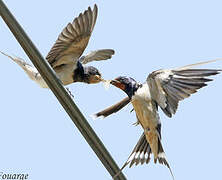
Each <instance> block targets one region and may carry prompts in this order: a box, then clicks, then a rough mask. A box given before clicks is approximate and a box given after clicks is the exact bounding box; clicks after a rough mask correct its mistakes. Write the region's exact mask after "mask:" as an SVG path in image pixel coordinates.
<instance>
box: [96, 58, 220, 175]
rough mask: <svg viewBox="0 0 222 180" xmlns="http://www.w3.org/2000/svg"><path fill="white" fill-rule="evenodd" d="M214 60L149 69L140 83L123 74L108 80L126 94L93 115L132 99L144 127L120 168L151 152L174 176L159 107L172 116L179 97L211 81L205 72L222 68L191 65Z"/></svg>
mask: <svg viewBox="0 0 222 180" xmlns="http://www.w3.org/2000/svg"><path fill="white" fill-rule="evenodd" d="M217 60H221V59H217ZM214 61H216V60H211V61H208V62H202V63H197V64H191V65H187V66H184V67H180V68H175V69H161V70H157V71H154V72H152V73H150V74H149V75H148V77H147V79H146V82H145V83H143V84H141V83H139V82H137V81H136V80H134V79H133V78H131V77H126V76H119V77H117V78H116V79H114V80H112V81H111V82H110V83H111V84H112V85H114V86H116V87H118V88H119V89H121V90H123V91H124V92H125V93H126V94H127V96H128V98H125V99H124V100H122V101H120V102H119V103H117V104H115V105H113V106H111V107H110V108H108V109H106V110H104V111H101V112H99V113H97V114H96V116H97V117H98V116H101V115H102V116H104V117H106V116H107V115H110V114H111V112H117V111H118V110H120V109H121V108H122V107H124V105H126V104H128V102H131V103H132V105H133V108H134V110H135V113H136V117H137V120H138V124H140V125H141V126H142V128H143V130H144V131H143V134H142V136H141V137H140V139H139V141H138V143H137V144H136V146H135V148H134V150H133V152H132V153H131V154H130V156H129V158H128V160H127V161H126V163H125V164H124V165H123V167H122V168H121V170H122V169H123V168H124V167H125V166H126V165H128V164H130V167H131V166H132V165H133V164H135V165H137V164H139V163H141V164H143V163H148V162H149V161H150V155H151V153H152V154H153V156H154V163H156V162H157V161H158V162H159V163H160V164H164V165H166V166H167V167H168V168H169V170H170V172H171V175H172V176H173V174H172V171H171V168H170V165H169V163H168V161H167V158H166V155H165V153H164V150H163V146H162V144H161V121H160V117H159V114H158V107H160V108H161V109H162V111H163V112H164V113H165V114H166V115H167V116H168V117H172V115H174V114H175V113H176V111H177V108H178V103H179V101H181V100H183V99H185V98H188V97H189V96H190V95H191V94H194V93H196V92H197V90H198V89H200V88H202V87H204V86H206V85H207V84H206V83H207V82H209V81H212V79H209V78H207V77H208V76H212V75H216V74H219V73H220V72H221V71H222V70H220V69H194V68H193V67H194V66H197V65H202V64H206V63H210V62H214ZM113 108H114V109H113ZM115 108H116V109H115Z"/></svg>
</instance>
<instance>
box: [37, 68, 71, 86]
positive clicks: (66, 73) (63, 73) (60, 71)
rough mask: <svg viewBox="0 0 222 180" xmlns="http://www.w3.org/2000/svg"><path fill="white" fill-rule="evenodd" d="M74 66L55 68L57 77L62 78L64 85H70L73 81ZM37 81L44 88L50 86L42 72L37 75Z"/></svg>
mask: <svg viewBox="0 0 222 180" xmlns="http://www.w3.org/2000/svg"><path fill="white" fill-rule="evenodd" d="M73 68H74V67H73V66H71V67H67V66H64V67H63V68H57V69H56V68H55V72H56V75H57V77H58V78H59V79H60V81H61V82H62V84H63V85H68V84H71V83H73ZM35 81H36V82H37V83H38V84H39V85H40V86H41V87H42V88H48V85H47V84H46V82H45V81H44V79H43V78H42V76H41V75H40V74H38V75H37V77H35Z"/></svg>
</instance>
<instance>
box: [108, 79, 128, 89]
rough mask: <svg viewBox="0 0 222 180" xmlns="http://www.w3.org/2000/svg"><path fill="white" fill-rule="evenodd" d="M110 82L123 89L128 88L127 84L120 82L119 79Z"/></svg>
mask: <svg viewBox="0 0 222 180" xmlns="http://www.w3.org/2000/svg"><path fill="white" fill-rule="evenodd" d="M110 84H112V85H114V86H116V87H118V88H120V89H122V90H123V91H124V90H125V89H126V86H125V85H124V84H122V83H121V82H119V81H118V80H115V79H114V80H112V81H111V82H110Z"/></svg>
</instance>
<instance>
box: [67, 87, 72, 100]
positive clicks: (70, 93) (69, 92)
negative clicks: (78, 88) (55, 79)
mask: <svg viewBox="0 0 222 180" xmlns="http://www.w3.org/2000/svg"><path fill="white" fill-rule="evenodd" d="M66 90H67V92H68V94H69V95H70V96H71V97H72V98H74V95H73V94H72V92H71V91H70V90H69V88H66Z"/></svg>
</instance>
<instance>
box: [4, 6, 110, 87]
mask: <svg viewBox="0 0 222 180" xmlns="http://www.w3.org/2000/svg"><path fill="white" fill-rule="evenodd" d="M97 13H98V8H97V5H96V4H95V5H94V8H93V10H92V9H91V8H90V7H88V9H87V10H86V11H85V12H84V13H80V14H79V16H78V17H76V18H75V19H74V20H73V22H72V23H68V25H67V26H66V27H65V28H64V29H63V31H62V32H61V33H60V35H59V37H58V39H57V40H56V42H55V44H54V45H53V47H52V48H51V50H50V51H49V53H48V55H47V56H46V60H47V61H48V63H49V64H50V65H51V67H52V68H53V69H54V71H55V72H56V74H57V76H58V78H59V79H60V80H61V82H62V84H63V85H68V84H71V83H75V82H83V83H87V84H94V83H99V82H101V81H103V79H102V75H101V73H100V72H99V70H98V69H97V68H95V67H93V66H84V64H87V63H89V62H91V61H100V60H106V59H110V58H111V57H112V55H113V54H114V50H112V49H100V50H96V51H92V52H90V53H89V54H87V55H85V56H82V54H83V51H84V50H85V48H86V46H87V44H88V42H89V39H90V36H91V34H92V31H93V28H94V26H95V23H96V19H97ZM1 53H2V54H3V55H6V56H8V57H9V58H10V59H12V60H13V61H14V62H16V63H17V64H18V65H19V66H20V67H22V69H23V70H24V71H25V72H26V73H27V75H28V76H29V78H30V79H32V80H34V81H35V82H36V83H38V84H39V85H40V86H41V87H42V88H48V86H47V84H46V83H45V81H44V80H43V78H42V77H41V75H40V73H39V72H38V71H37V69H36V68H35V67H34V66H32V65H30V64H28V63H26V62H25V61H24V60H22V59H21V58H14V57H11V56H9V55H7V54H5V53H3V52H1Z"/></svg>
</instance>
